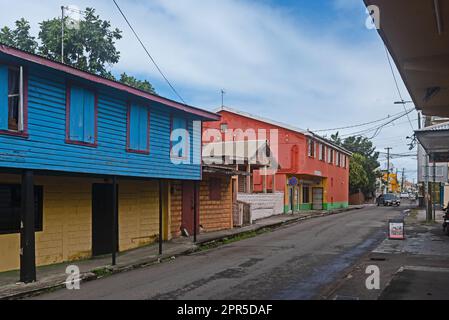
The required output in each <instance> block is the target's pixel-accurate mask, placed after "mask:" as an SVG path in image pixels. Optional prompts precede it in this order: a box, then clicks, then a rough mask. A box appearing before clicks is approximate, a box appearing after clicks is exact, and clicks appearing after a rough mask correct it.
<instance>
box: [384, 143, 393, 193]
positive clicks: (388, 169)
mask: <svg viewBox="0 0 449 320" xmlns="http://www.w3.org/2000/svg"><path fill="white" fill-rule="evenodd" d="M385 149H386V150H387V193H389V192H390V150H391V149H392V148H385Z"/></svg>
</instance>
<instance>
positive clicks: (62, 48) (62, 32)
mask: <svg viewBox="0 0 449 320" xmlns="http://www.w3.org/2000/svg"><path fill="white" fill-rule="evenodd" d="M64 10H65V7H64V6H62V7H61V12H62V16H61V18H62V19H61V62H62V63H64V23H65V12H64Z"/></svg>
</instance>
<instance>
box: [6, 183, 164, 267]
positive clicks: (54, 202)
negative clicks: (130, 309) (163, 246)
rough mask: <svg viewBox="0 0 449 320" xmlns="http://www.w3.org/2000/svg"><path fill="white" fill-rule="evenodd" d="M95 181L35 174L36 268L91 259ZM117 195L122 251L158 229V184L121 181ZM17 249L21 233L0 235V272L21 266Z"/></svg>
mask: <svg viewBox="0 0 449 320" xmlns="http://www.w3.org/2000/svg"><path fill="white" fill-rule="evenodd" d="M0 183H20V176H18V175H0ZM94 183H104V180H101V179H90V178H70V177H40V176H36V178H35V184H36V185H39V186H43V187H44V188H43V189H44V203H43V205H44V208H43V231H42V232H37V233H36V264H37V266H43V265H50V264H55V263H61V262H65V261H76V260H80V259H85V258H89V257H91V255H92V184H94ZM119 193H120V194H119V239H120V242H119V247H120V251H125V250H129V249H133V248H137V247H139V246H142V245H146V244H149V243H151V242H154V240H155V239H156V238H157V235H158V233H159V209H158V205H159V194H158V183H157V182H153V181H151V182H150V181H119ZM166 193H167V194H168V187H167V190H166ZM168 212H169V211H168V208H166V210H165V214H166V215H167V214H168ZM19 252H20V236H19V234H12V235H0V272H3V271H9V270H16V269H19V267H20V258H19Z"/></svg>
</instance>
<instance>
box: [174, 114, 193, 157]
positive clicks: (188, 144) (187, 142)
mask: <svg viewBox="0 0 449 320" xmlns="http://www.w3.org/2000/svg"><path fill="white" fill-rule="evenodd" d="M173 118H176V116H175V115H173V114H171V115H170V159H176V160H187V159H189V157H190V152H191V150H190V148H189V146H190V145H191V142H190V132H189V120H188V119H187V118H183V119H184V122H185V124H186V125H185V129H186V131H187V132H188V133H189V140H186V142H185V143H186V146H185V149H186V150H188V151H189V156H187V157H179V156H177V155H173V154H172V150H173V141H172V140H171V135H172V132H173ZM179 118H182V117H179Z"/></svg>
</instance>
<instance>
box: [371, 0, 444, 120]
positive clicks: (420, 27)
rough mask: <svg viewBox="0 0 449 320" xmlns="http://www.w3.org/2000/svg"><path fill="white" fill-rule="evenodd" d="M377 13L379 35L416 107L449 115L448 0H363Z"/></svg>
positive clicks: (432, 112)
mask: <svg viewBox="0 0 449 320" xmlns="http://www.w3.org/2000/svg"><path fill="white" fill-rule="evenodd" d="M364 2H365V4H366V5H367V6H370V5H376V6H377V7H378V8H379V10H380V11H379V12H380V20H379V21H380V30H379V34H380V36H381V37H382V39H383V41H384V42H385V44H386V46H387V48H388V50H389V51H390V53H391V55H392V57H393V59H394V60H395V63H396V66H397V67H398V69H399V72H400V74H401V76H402V78H403V80H404V82H405V85H406V87H407V89H408V91H409V93H410V95H411V96H412V99H413V102H414V103H415V105H416V108H417V109H419V110H421V111H422V112H423V114H424V115H428V116H441V117H447V116H449V2H448V1H445V0H364Z"/></svg>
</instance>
